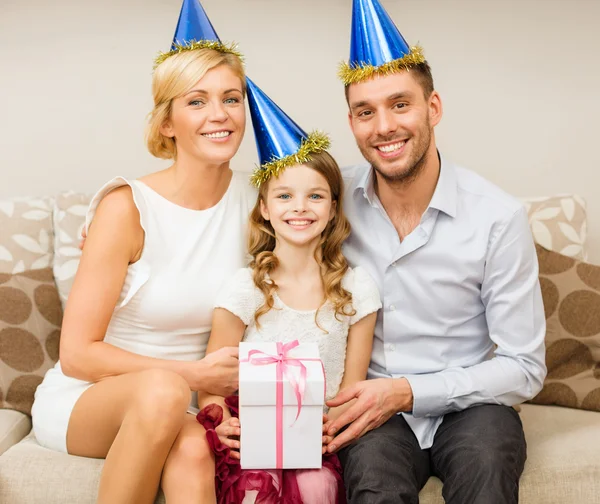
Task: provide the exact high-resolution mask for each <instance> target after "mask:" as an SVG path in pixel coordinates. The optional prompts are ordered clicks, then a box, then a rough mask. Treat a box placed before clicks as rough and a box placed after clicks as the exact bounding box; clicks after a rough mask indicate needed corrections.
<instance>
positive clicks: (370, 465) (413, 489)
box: [339, 405, 527, 504]
mask: <svg viewBox="0 0 600 504" xmlns="http://www.w3.org/2000/svg"><path fill="white" fill-rule="evenodd" d="M526 451H527V450H526V443H525V436H524V435H523V426H522V424H521V419H520V418H519V415H518V413H517V412H516V411H515V410H514V409H513V408H509V407H507V406H499V405H482V406H476V407H473V408H469V409H467V410H464V411H459V412H456V413H449V414H447V415H445V416H444V420H443V422H442V424H441V425H440V427H439V428H438V431H437V432H436V435H435V438H434V442H433V446H432V447H431V448H430V449H428V450H422V449H421V448H420V447H419V443H418V442H417V439H416V437H415V435H414V434H413V432H412V430H411V429H410V427H409V426H408V424H407V423H406V421H405V420H404V417H402V415H393V416H392V417H391V418H390V419H389V420H388V421H387V422H386V423H385V424H383V425H382V426H381V427H379V428H378V429H375V430H372V431H370V432H368V433H367V434H365V435H364V436H363V437H361V438H360V439H358V440H357V441H356V442H355V443H353V444H351V445H350V446H348V447H346V448H344V449H343V450H341V451H340V453H339V456H340V460H341V462H342V466H343V468H344V481H345V484H346V492H347V495H348V501H349V504H418V502H419V491H420V490H421V488H423V486H424V485H425V483H426V482H427V480H428V479H429V476H431V475H433V476H437V477H438V478H440V479H441V480H442V482H443V484H444V487H443V496H444V499H445V501H446V504H513V503H517V502H518V499H519V478H520V477H521V474H522V472H523V467H524V465H525V459H526Z"/></svg>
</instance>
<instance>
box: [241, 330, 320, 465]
mask: <svg viewBox="0 0 600 504" xmlns="http://www.w3.org/2000/svg"><path fill="white" fill-rule="evenodd" d="M295 345H297V346H295ZM291 347H293V348H291ZM278 348H279V350H281V353H282V356H283V358H280V357H279V354H280V352H279V351H278ZM253 350H254V351H255V352H252V351H253ZM249 354H250V356H249ZM299 363H301V364H302V365H303V366H304V367H305V369H306V380H305V390H304V396H303V397H302V398H301V409H300V414H299V415H298V397H297V392H299V387H300V382H301V366H299V365H298V364H299ZM278 371H279V376H281V378H282V379H281V381H280V385H279V387H278V380H277V377H278ZM290 375H291V377H292V378H293V380H290ZM293 381H295V382H296V387H295V386H294V383H293ZM278 392H279V395H278ZM324 401H325V376H324V372H323V365H322V363H321V360H320V358H319V348H318V346H317V345H316V344H315V343H305V344H298V342H297V341H295V342H292V343H287V344H286V343H274V342H273V343H251V342H242V343H240V388H239V407H240V413H239V414H240V426H241V436H240V456H241V461H240V462H241V466H242V469H318V468H320V467H321V460H322V458H321V447H322V436H323V404H324ZM297 415H298V416H297Z"/></svg>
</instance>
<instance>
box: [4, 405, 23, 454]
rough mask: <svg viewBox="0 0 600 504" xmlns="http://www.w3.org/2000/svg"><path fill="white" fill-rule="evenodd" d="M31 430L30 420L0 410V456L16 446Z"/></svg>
mask: <svg viewBox="0 0 600 504" xmlns="http://www.w3.org/2000/svg"><path fill="white" fill-rule="evenodd" d="M30 430H31V419H30V418H29V417H28V416H27V415H24V414H23V413H20V412H18V411H13V410H9V409H2V410H0V455H2V454H3V453H4V452H5V451H6V450H8V449H9V448H10V447H11V446H13V445H15V444H17V443H18V442H19V441H21V439H23V438H24V437H25V436H26V435H27V433H28V432H29V431H30Z"/></svg>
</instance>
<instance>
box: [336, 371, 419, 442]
mask: <svg viewBox="0 0 600 504" xmlns="http://www.w3.org/2000/svg"><path fill="white" fill-rule="evenodd" d="M353 399H356V401H355V402H354V404H353V405H352V406H350V407H349V408H348V409H347V410H346V411H345V412H344V413H342V414H341V415H340V416H339V417H338V418H337V419H336V420H334V421H333V422H332V423H331V425H330V426H329V429H328V431H327V434H328V435H330V436H333V435H334V434H335V433H337V432H339V431H340V429H341V428H342V427H344V426H345V425H348V424H349V425H348V428H347V429H346V430H345V431H344V432H342V433H341V434H339V435H337V436H336V437H335V438H334V439H333V440H332V441H331V442H330V443H329V444H328V447H327V451H329V452H330V453H332V452H335V451H337V450H339V449H340V448H343V447H344V446H346V445H349V444H350V443H352V442H353V441H355V440H356V439H358V438H359V437H361V436H363V435H364V434H366V433H367V432H369V431H370V430H373V429H376V428H377V427H379V426H380V425H382V424H383V423H385V422H387V420H388V419H389V418H390V417H391V416H392V415H394V414H396V413H398V412H400V411H411V410H412V404H413V395H412V389H411V388H410V384H409V383H408V380H407V379H406V378H398V379H394V378H379V379H376V380H365V381H361V382H358V383H355V384H354V385H351V386H350V387H348V388H346V389H344V390H342V391H341V392H340V393H339V394H338V395H337V396H335V397H334V398H333V399H331V400H330V401H327V406H329V407H336V406H341V405H342V404H345V403H347V402H348V401H352V400H353Z"/></svg>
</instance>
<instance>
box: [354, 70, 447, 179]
mask: <svg viewBox="0 0 600 504" xmlns="http://www.w3.org/2000/svg"><path fill="white" fill-rule="evenodd" d="M348 104H349V106H350V112H349V114H348V117H349V120H350V128H351V129H352V132H353V133H354V137H355V138H356V143H357V145H358V148H359V149H360V151H361V153H362V155H363V156H364V158H365V159H366V160H367V161H368V162H369V163H371V165H372V166H373V168H374V169H375V170H376V171H377V172H378V173H379V174H380V175H381V176H382V177H383V178H384V179H386V180H388V181H402V180H407V179H410V178H413V177H414V176H415V175H416V174H417V173H418V172H419V170H420V169H421V167H422V166H424V164H425V161H426V159H427V156H428V154H429V153H430V152H435V141H434V139H433V128H434V126H436V125H437V123H438V122H439V121H440V119H441V117H442V104H441V101H440V98H439V95H438V94H437V93H436V92H435V91H434V92H433V93H432V94H431V95H430V96H429V97H428V98H425V96H424V93H423V88H422V87H421V85H420V84H419V82H418V81H417V80H416V79H415V78H414V76H413V75H412V74H411V72H406V71H404V72H399V73H395V74H391V75H387V76H383V77H375V78H374V79H371V80H368V81H365V82H360V83H358V84H351V85H350V87H349V89H348Z"/></svg>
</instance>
